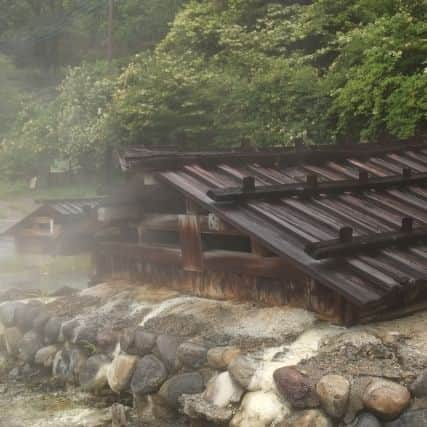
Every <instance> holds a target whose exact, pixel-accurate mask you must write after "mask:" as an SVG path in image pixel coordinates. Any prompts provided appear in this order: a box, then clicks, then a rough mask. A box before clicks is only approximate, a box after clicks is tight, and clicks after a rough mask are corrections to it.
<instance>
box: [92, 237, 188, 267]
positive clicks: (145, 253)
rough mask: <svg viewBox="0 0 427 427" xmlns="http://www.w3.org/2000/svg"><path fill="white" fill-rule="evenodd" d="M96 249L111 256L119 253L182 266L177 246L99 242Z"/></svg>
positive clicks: (144, 259) (158, 262) (147, 260)
mask: <svg viewBox="0 0 427 427" xmlns="http://www.w3.org/2000/svg"><path fill="white" fill-rule="evenodd" d="M97 250H99V251H100V252H101V253H109V254H111V255H113V256H114V255H117V254H120V255H121V256H124V257H127V258H134V259H138V260H140V261H143V262H153V263H157V264H166V265H176V266H179V267H181V266H182V253H181V250H180V249H178V248H171V247H166V246H154V245H148V244H134V243H121V242H99V243H98V244H97Z"/></svg>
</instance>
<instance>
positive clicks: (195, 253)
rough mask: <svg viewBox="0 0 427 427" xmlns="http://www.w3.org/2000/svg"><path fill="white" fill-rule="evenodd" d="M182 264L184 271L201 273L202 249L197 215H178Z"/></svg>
mask: <svg viewBox="0 0 427 427" xmlns="http://www.w3.org/2000/svg"><path fill="white" fill-rule="evenodd" d="M179 235H180V240H181V249H182V263H183V267H184V270H186V271H198V272H201V271H203V247H202V239H201V236H200V227H199V220H198V216H197V215H179Z"/></svg>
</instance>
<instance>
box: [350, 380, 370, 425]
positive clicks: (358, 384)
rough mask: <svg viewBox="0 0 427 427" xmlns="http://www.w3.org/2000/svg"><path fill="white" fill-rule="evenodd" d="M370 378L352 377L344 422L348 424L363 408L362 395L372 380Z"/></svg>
mask: <svg viewBox="0 0 427 427" xmlns="http://www.w3.org/2000/svg"><path fill="white" fill-rule="evenodd" d="M374 379H375V378H372V377H354V378H353V379H352V383H351V387H350V396H349V399H348V405H347V413H346V414H345V417H344V422H345V423H346V424H350V423H351V422H352V421H353V420H354V418H355V417H356V415H357V414H358V413H359V412H361V411H362V409H363V408H364V407H365V405H364V403H363V394H364V393H365V390H366V388H367V387H368V385H369V384H370V383H371V382H372V380H374Z"/></svg>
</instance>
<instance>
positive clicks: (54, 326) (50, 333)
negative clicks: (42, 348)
mask: <svg viewBox="0 0 427 427" xmlns="http://www.w3.org/2000/svg"><path fill="white" fill-rule="evenodd" d="M61 325H62V319H60V318H59V317H51V318H50V319H49V320H48V321H47V323H46V325H45V327H44V336H45V341H46V342H47V343H48V344H55V343H57V342H58V341H59V334H60V332H61Z"/></svg>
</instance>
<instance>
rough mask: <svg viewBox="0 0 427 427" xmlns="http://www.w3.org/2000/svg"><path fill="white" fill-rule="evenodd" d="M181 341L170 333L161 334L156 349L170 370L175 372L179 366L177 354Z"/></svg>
mask: <svg viewBox="0 0 427 427" xmlns="http://www.w3.org/2000/svg"><path fill="white" fill-rule="evenodd" d="M180 343H181V341H180V339H179V338H177V337H174V336H170V335H160V336H158V337H157V340H156V351H157V354H158V356H159V357H160V359H161V360H162V362H163V363H164V364H165V366H166V368H167V369H168V371H169V372H175V371H176V368H177V364H176V360H177V359H176V354H177V351H178V347H179V345H180Z"/></svg>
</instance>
